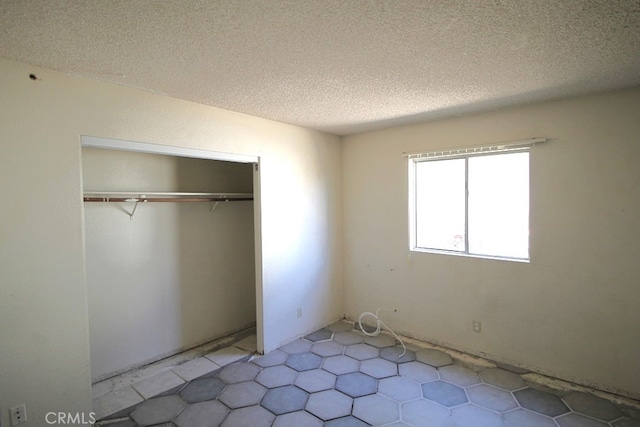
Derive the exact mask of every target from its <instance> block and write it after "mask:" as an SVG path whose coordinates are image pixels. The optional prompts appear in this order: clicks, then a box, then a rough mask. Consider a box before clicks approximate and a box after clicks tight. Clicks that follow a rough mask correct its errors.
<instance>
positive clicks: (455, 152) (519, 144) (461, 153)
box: [404, 138, 547, 263]
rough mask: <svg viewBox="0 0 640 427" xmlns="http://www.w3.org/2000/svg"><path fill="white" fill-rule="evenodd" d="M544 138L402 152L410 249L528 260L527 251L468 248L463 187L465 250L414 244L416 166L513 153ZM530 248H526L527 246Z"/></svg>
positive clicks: (467, 195) (516, 260)
mask: <svg viewBox="0 0 640 427" xmlns="http://www.w3.org/2000/svg"><path fill="white" fill-rule="evenodd" d="M545 141H547V139H546V138H534V139H530V140H524V141H514V142H509V143H500V144H496V145H490V146H476V147H466V148H455V149H446V150H437V151H430V152H425V153H413V154H408V153H405V154H404V156H405V157H407V158H408V170H409V174H408V175H409V176H408V178H409V250H410V251H412V252H426V253H437V254H446V255H456V256H463V257H471V258H487V259H497V260H505V261H515V262H525V263H528V262H530V259H531V254H530V251H529V256H528V257H527V258H517V257H508V256H494V255H483V254H476V253H470V252H469V240H468V239H469V233H468V226H469V205H468V197H469V194H468V191H465V193H466V194H465V250H464V251H453V250H446V249H435V248H424V247H420V246H418V245H417V242H416V239H417V215H416V209H417V205H416V201H417V194H416V166H417V165H418V164H419V163H421V162H424V161H434V160H447V159H460V158H465V159H467V158H469V157H474V156H479V155H498V154H506V153H515V152H529V151H530V150H529V149H530V147H531V146H532V145H534V144H536V143H538V142H545ZM467 162H468V161H466V162H465V163H466V165H465V169H467V167H468V163H467ZM467 180H468V170H467V171H465V186H466V189H465V190H468V181H467ZM529 249H530V248H529Z"/></svg>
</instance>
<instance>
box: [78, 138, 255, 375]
mask: <svg viewBox="0 0 640 427" xmlns="http://www.w3.org/2000/svg"><path fill="white" fill-rule="evenodd" d="M81 161H82V185H83V193H84V194H83V202H84V203H83V207H84V240H85V271H86V283H87V294H88V313H89V340H90V354H91V377H92V382H93V383H97V382H99V381H103V380H105V379H107V378H111V377H114V376H116V375H120V374H122V373H125V372H128V371H131V370H132V369H136V368H140V367H142V366H145V365H148V364H150V363H153V362H157V361H159V360H162V359H165V358H167V357H170V356H174V355H176V354H179V353H181V352H183V351H186V350H189V349H193V348H195V347H198V346H201V345H203V344H206V343H210V342H212V341H215V340H219V339H220V338H223V337H227V336H235V335H234V334H236V335H238V334H240V335H242V334H243V333H245V332H244V331H247V330H251V328H255V334H256V341H257V342H256V349H257V351H258V352H260V353H261V352H262V349H263V343H262V280H261V279H262V278H261V270H262V269H261V256H260V254H261V247H260V238H259V236H260V204H259V200H260V175H259V174H260V171H259V159H258V158H257V157H253V156H244V155H234V154H227V153H217V152H210V151H206V150H195V149H185V148H179V147H168V146H159V145H155V144H147V143H137V142H130V141H119V140H111V139H103V138H95V137H86V136H83V137H82V147H81Z"/></svg>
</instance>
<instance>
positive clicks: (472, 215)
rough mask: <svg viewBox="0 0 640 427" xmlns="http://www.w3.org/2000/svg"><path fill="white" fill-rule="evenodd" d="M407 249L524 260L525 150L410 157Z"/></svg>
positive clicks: (526, 208) (526, 222) (526, 243)
mask: <svg viewBox="0 0 640 427" xmlns="http://www.w3.org/2000/svg"><path fill="white" fill-rule="evenodd" d="M409 171H410V185H409V187H410V197H409V199H410V217H411V218H410V223H411V249H412V250H415V251H434V252H446V253H453V254H465V255H472V256H482V257H492V258H506V259H515V260H528V259H529V151H528V149H526V148H525V149H523V148H519V149H516V150H510V151H504V152H497V153H489V154H487V153H483V152H480V153H475V152H471V153H464V154H451V153H448V154H447V155H444V156H437V155H435V156H431V157H426V158H423V157H420V156H418V157H411V156H410V158H409Z"/></svg>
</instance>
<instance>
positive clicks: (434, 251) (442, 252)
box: [409, 247, 531, 264]
mask: <svg viewBox="0 0 640 427" xmlns="http://www.w3.org/2000/svg"><path fill="white" fill-rule="evenodd" d="M409 250H410V251H411V252H422V253H429V254H439V255H453V256H459V257H464V258H480V259H491V260H496V261H511V262H519V263H524V264H529V263H530V262H531V259H530V258H510V257H501V256H493V255H479V254H469V253H466V252H456V251H445V250H441V249H428V248H419V247H414V248H409Z"/></svg>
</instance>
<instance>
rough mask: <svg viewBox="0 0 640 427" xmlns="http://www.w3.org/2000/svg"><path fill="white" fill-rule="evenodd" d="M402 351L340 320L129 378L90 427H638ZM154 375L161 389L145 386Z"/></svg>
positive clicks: (508, 378) (618, 414) (607, 407)
mask: <svg viewBox="0 0 640 427" xmlns="http://www.w3.org/2000/svg"><path fill="white" fill-rule="evenodd" d="M402 350H403V349H402V347H400V346H397V345H395V340H394V339H393V338H392V337H391V336H388V335H379V336H378V337H373V338H372V337H368V336H365V335H363V334H361V333H359V332H358V331H357V330H354V328H353V325H352V324H350V323H347V322H337V323H335V324H333V325H329V326H328V327H327V328H324V329H321V330H319V331H316V332H314V333H312V334H309V335H307V336H305V337H304V338H301V339H298V340H296V341H293V342H291V343H289V344H287V345H285V346H283V347H281V348H280V349H279V350H274V351H273V352H271V353H269V354H267V355H264V356H259V357H254V358H250V357H247V356H246V353H243V352H242V351H240V350H239V349H238V348H236V347H234V348H233V349H232V351H230V352H229V351H227V352H224V351H222V352H216V353H214V354H209V355H207V356H206V357H203V360H202V361H199V360H194V361H192V362H190V364H189V365H188V366H186V367H183V368H180V369H173V371H168V372H163V373H162V375H161V376H158V379H157V380H155V381H147V382H146V383H145V384H144V385H145V386H146V387H147V388H145V393H141V392H140V390H138V388H140V387H136V384H133V388H132V389H131V390H123V392H122V393H121V394H120V396H119V398H120V399H122V398H123V397H122V396H125V395H127V393H130V394H131V397H132V400H131V406H130V407H129V408H126V409H124V410H120V411H118V412H117V413H115V414H111V416H109V417H107V418H109V419H108V420H106V419H105V420H101V421H99V422H98V423H97V425H98V426H104V427H107V426H108V427H144V426H159V425H162V426H165V427H205V426H211V427H213V426H252V427H253V426H274V427H279V426H292V427H304V426H322V425H324V426H370V425H388V426H414V427H419V426H434V427H439V426H440V427H445V426H446V427H452V426H458V427H465V426H470V427H482V426H486V427H547V426H549V427H554V426H555V427H564V426H571V427H580V426H583V427H589V426H605V427H606V426H608V427H640V418H634V416H636V417H637V416H638V413H640V410H635V411H634V410H630V409H629V408H625V407H619V406H616V405H614V404H613V403H611V402H610V401H609V400H605V399H603V398H600V397H596V396H595V395H593V394H589V393H585V392H553V391H549V390H542V389H540V388H534V387H532V386H529V385H528V384H527V383H526V382H525V381H524V380H523V378H522V377H521V376H520V375H519V374H520V372H518V371H517V370H515V369H514V371H513V372H512V371H510V370H508V369H507V368H505V367H502V368H501V367H490V368H487V367H470V366H463V365H462V364H460V362H458V361H456V360H455V359H452V358H451V356H450V355H449V354H446V353H444V352H442V351H439V350H436V349H432V348H428V349H421V348H413V350H408V351H407V352H406V353H405V354H404V355H402ZM401 355H402V356H401ZM186 374H188V375H189V377H188V378H186V377H185V375H186ZM160 382H163V383H164V384H165V388H167V389H166V390H164V391H162V390H160V389H158V390H155V391H154V389H153V388H152V387H151V388H149V384H151V386H154V384H156V383H160ZM134 390H135V391H134ZM136 391H137V393H136ZM154 393H155V394H154ZM149 394H153V396H151V397H149V396H148V395H149ZM141 396H142V397H141ZM94 402H95V400H94ZM98 403H99V400H98ZM638 408H640V404H639V405H638Z"/></svg>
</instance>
